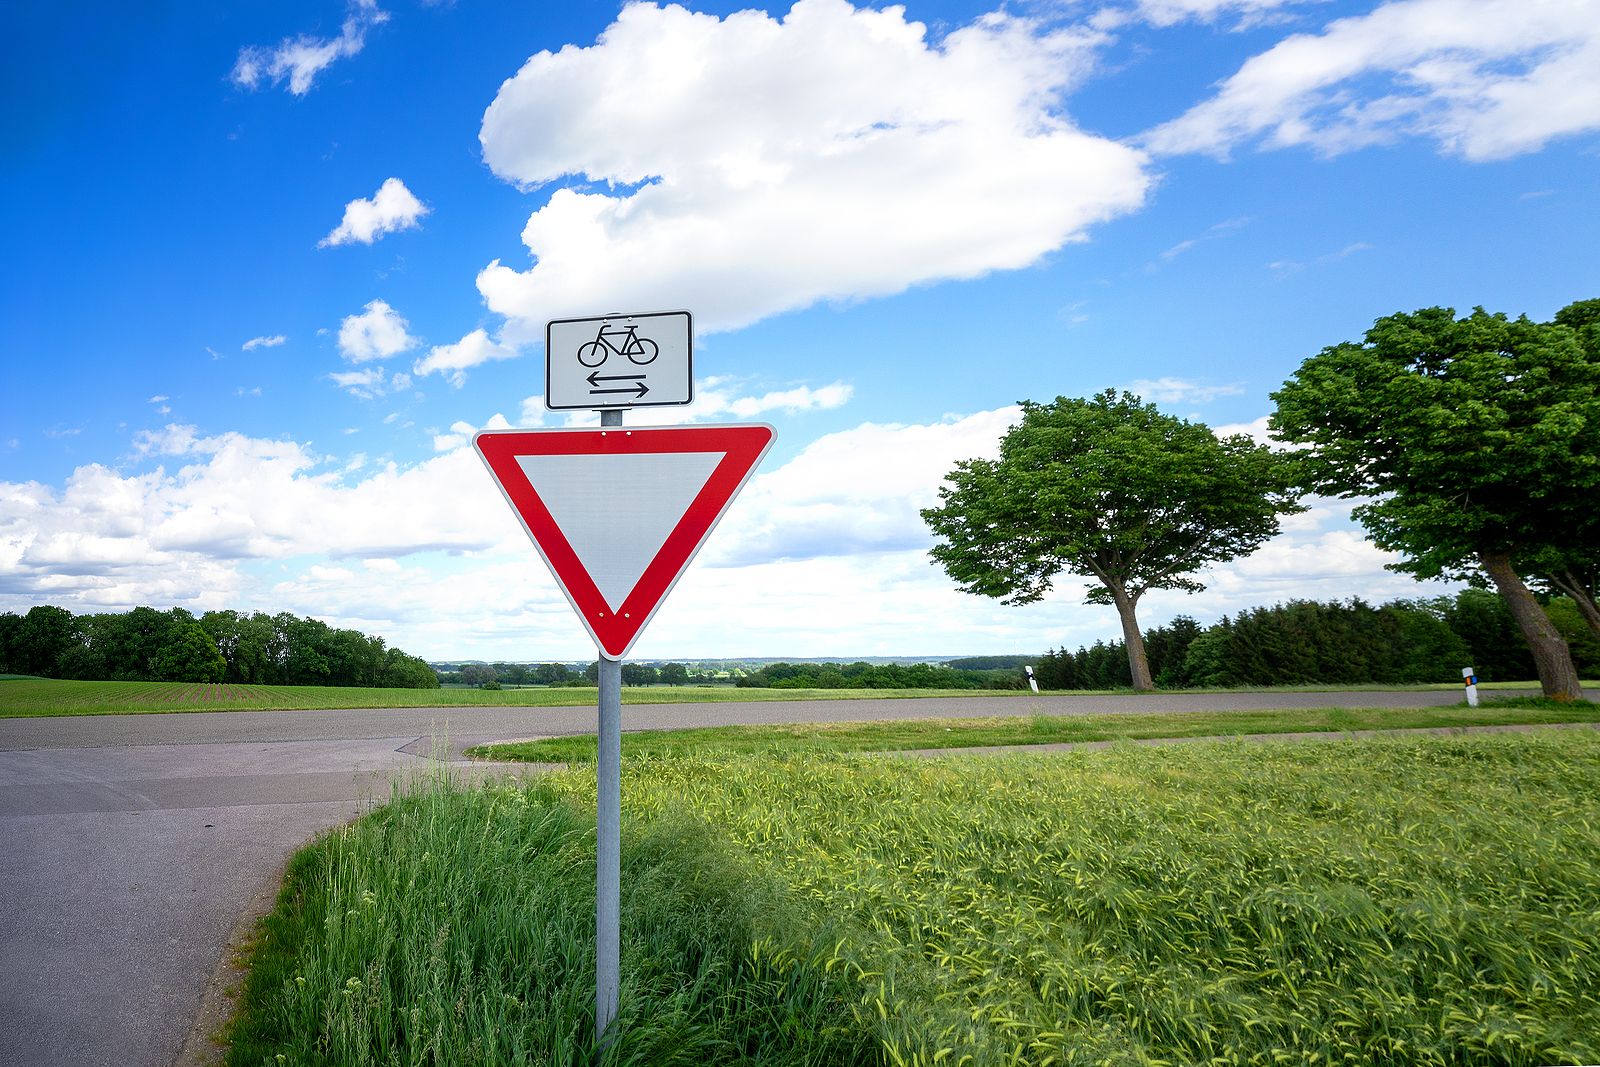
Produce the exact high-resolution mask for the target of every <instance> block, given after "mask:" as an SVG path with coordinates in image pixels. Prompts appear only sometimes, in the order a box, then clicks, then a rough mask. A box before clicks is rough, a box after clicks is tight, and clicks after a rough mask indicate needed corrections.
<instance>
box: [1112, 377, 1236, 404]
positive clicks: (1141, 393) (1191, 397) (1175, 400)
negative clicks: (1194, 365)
mask: <svg viewBox="0 0 1600 1067" xmlns="http://www.w3.org/2000/svg"><path fill="white" fill-rule="evenodd" d="M1123 388H1124V389H1126V390H1127V391H1128V392H1130V393H1133V394H1134V395H1136V396H1138V397H1139V398H1141V399H1143V400H1148V401H1151V402H1153V403H1157V404H1209V403H1211V402H1212V401H1213V400H1215V399H1216V398H1217V397H1219V396H1238V395H1239V394H1240V393H1243V392H1244V387H1243V386H1240V385H1203V384H1201V383H1200V382H1197V381H1193V380H1191V379H1188V378H1173V377H1166V378H1139V379H1136V380H1135V381H1131V382H1129V383H1128V384H1127V385H1125V386H1123Z"/></svg>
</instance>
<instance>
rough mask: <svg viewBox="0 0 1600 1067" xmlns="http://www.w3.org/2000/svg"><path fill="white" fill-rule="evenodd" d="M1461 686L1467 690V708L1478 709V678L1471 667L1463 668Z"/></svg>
mask: <svg viewBox="0 0 1600 1067" xmlns="http://www.w3.org/2000/svg"><path fill="white" fill-rule="evenodd" d="M1461 684H1462V685H1463V686H1465V687H1466V690H1467V706H1468V707H1471V708H1475V707H1477V706H1478V676H1477V675H1476V674H1473V673H1472V668H1471V667H1462V668H1461Z"/></svg>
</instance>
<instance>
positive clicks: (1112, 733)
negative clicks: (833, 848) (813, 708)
mask: <svg viewBox="0 0 1600 1067" xmlns="http://www.w3.org/2000/svg"><path fill="white" fill-rule="evenodd" d="M1558 723H1559V724H1576V723H1600V704H1595V703H1591V702H1575V703H1560V702H1558V701H1554V700H1546V699H1544V698H1541V697H1513V698H1509V699H1507V698H1501V699H1498V700H1489V701H1485V702H1484V703H1483V704H1482V705H1480V706H1478V707H1476V708H1469V707H1467V706H1466V705H1465V704H1457V705H1449V706H1446V707H1434V708H1293V709H1277V710H1271V709H1269V710H1260V711H1183V712H1173V711H1120V712H1115V713H1112V714H1100V715H1030V716H1026V717H1024V716H1009V717H1007V716H998V715H989V716H982V717H977V718H931V719H892V720H882V721H878V722H805V723H790V724H777V725H766V726H708V727H700V728H694V729H681V730H629V731H627V732H626V733H624V734H623V735H622V752H623V755H624V756H634V757H640V756H654V757H681V756H697V755H704V754H710V753H715V754H718V755H734V754H771V753H784V754H791V755H793V754H799V753H803V752H812V753H822V752H916V751H930V750H944V749H962V748H984V747H992V746H998V745H1055V744H1084V743H1093V742H1100V741H1148V740H1152V739H1163V740H1165V739H1175V738H1196V737H1200V738H1204V737H1237V736H1241V735H1257V736H1260V735H1272V734H1289V733H1302V732H1310V733H1350V732H1354V731H1372V730H1450V729H1457V728H1462V727H1474V726H1549V725H1554V724H1558ZM467 754H468V755H469V756H473V757H477V758H481V759H490V760H521V761H525V762H529V763H568V762H593V761H594V758H595V737H594V735H593V734H569V735H564V736H559V737H544V738H539V739H537V740H532V741H512V742H505V743H501V744H489V745H480V746H477V747H475V748H472V749H469V750H468V752H467Z"/></svg>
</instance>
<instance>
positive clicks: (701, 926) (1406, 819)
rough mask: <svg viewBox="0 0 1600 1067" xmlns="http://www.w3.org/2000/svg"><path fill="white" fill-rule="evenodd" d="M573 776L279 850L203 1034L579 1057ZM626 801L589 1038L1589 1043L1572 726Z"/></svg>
mask: <svg viewBox="0 0 1600 1067" xmlns="http://www.w3.org/2000/svg"><path fill="white" fill-rule="evenodd" d="M593 795H594V778H593V773H592V770H590V769H586V768H577V769H574V770H572V771H569V772H565V773H562V774H558V775H554V776H551V777H550V778H548V779H546V780H545V781H544V782H542V783H541V784H539V785H537V786H534V787H532V788H528V789H508V788H505V787H499V788H494V789H490V790H486V791H483V792H458V791H454V790H449V789H443V790H438V791H436V792H435V793H433V794H430V795H429V796H425V797H416V798H410V799H407V800H404V801H400V802H398V803H396V804H394V805H392V806H391V807H390V808H388V809H385V810H384V811H382V812H379V813H376V814H375V815H373V816H371V817H369V818H368V819H367V820H366V821H364V822H363V823H361V824H359V825H358V826H357V827H355V828H353V829H349V830H345V831H342V832H340V833H337V834H335V835H333V836H331V837H329V838H327V839H325V840H324V841H322V842H321V843H320V844H318V845H317V846H316V847H315V848H314V849H312V850H311V851H310V852H308V853H306V854H304V855H303V856H302V857H301V858H300V859H298V860H297V861H296V864H295V867H294V869H293V870H292V872H291V878H290V883H289V886H288V888H287V889H286V891H285V897H284V900H283V901H282V902H281V903H280V912H279V917H278V918H276V919H274V920H273V921H274V924H275V925H274V926H272V927H271V928H270V930H269V936H268V939H267V942H266V947H265V948H264V950H263V956H262V962H261V963H259V964H258V965H257V968H256V972H255V974H254V975H253V976H252V980H251V994H250V997H251V1007H250V1009H249V1012H248V1013H247V1016H246V1020H247V1021H246V1023H245V1024H242V1029H241V1035H242V1037H248V1040H243V1039H241V1041H240V1042H239V1043H238V1044H237V1045H236V1046H235V1049H234V1059H233V1061H232V1062H234V1063H252V1064H253V1063H261V1062H267V1063H271V1062H274V1060H273V1059H272V1058H271V1057H272V1056H275V1055H277V1054H279V1053H282V1054H283V1055H284V1056H285V1061H284V1062H290V1063H309V1062H317V1063H323V1062H326V1063H335V1064H343V1063H391V1062H392V1063H402V1064H411V1063H440V1064H443V1063H521V1062H557V1063H562V1062H576V1061H577V1060H578V1059H580V1058H582V1057H583V1056H584V1055H586V1050H587V1049H588V1047H589V1045H590V1043H591V1041H592V1034H591V1033H590V1032H589V1031H588V1029H586V1027H587V1026H588V1022H587V1020H588V1019H589V1018H590V1012H591V1006H590V1000H589V998H590V997H591V996H592V981H593V970H592V966H593V963H592V959H591V958H590V956H589V953H590V951H591V946H592V934H591V932H590V931H591V924H592V921H593V911H592V908H593V897H592V892H593V890H592V883H593V866H592V864H593V845H592V842H593V822H592V820H593V814H592V813H593V806H592V805H593ZM623 798H624V805H625V812H626V818H625V823H624V873H623V885H624V890H625V897H624V901H623V917H624V918H623V922H624V946H625V947H624V960H623V971H624V988H623V1015H622V1029H621V1031H620V1034H621V1037H620V1038H619V1041H618V1043H617V1045H616V1046H614V1047H613V1049H612V1050H611V1051H610V1052H609V1053H608V1054H607V1055H608V1056H610V1057H611V1059H610V1060H608V1061H607V1062H633V1063H673V1062H687V1061H689V1060H704V1061H707V1062H730V1063H731V1062H745V1061H746V1060H747V1059H748V1060H749V1061H750V1062H764V1063H771V1064H782V1063H852V1062H882V1063H888V1064H932V1063H947V1064H971V1065H990V1064H1019V1065H1020V1064H1027V1065H1037V1067H1051V1065H1056V1064H1102V1063H1108V1064H1150V1065H1153V1064H1196V1063H1213V1064H1271V1063H1294V1064H1301V1063H1327V1064H1332V1063H1393V1064H1441V1065H1442V1064H1479V1063H1481V1064H1491V1063H1492V1064H1538V1063H1573V1062H1596V1061H1597V1060H1600V738H1597V737H1593V736H1591V735H1589V734H1588V733H1587V732H1584V733H1580V734H1574V733H1564V734H1559V735H1557V734H1543V735H1531V734H1530V735H1519V736H1496V737H1472V738H1450V739H1439V738H1428V739H1416V740H1403V741H1388V740H1385V741H1372V742H1359V743H1325V744H1307V745H1245V744H1238V743H1232V744H1210V743H1203V744H1195V745H1189V746H1181V747H1173V748H1155V749H1152V748H1142V747H1134V746H1123V747H1120V748H1116V749H1113V750H1110V751H1107V752H1095V753H1070V754H1064V755H1054V756H1020V757H1007V758H1001V759H992V758H973V757H965V758H950V759H941V760H915V759H908V758H904V757H892V756H880V757H869V756H852V755H837V756H816V755H806V754H789V755H777V756H772V757H767V758H754V757H737V756H724V757H711V758H698V759H696V758H671V759H664V758H645V759H633V760H629V761H627V763H626V764H625V768H624V784H623ZM299 979H304V983H303V984H302V983H301V982H300V981H299ZM677 1050H686V1051H682V1052H680V1051H677Z"/></svg>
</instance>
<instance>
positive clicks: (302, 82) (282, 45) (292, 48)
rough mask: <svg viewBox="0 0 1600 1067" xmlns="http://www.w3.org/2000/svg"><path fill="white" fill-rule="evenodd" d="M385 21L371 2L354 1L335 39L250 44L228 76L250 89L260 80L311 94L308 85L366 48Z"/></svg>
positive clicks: (385, 15) (297, 93)
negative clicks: (372, 31)
mask: <svg viewBox="0 0 1600 1067" xmlns="http://www.w3.org/2000/svg"><path fill="white" fill-rule="evenodd" d="M388 21H389V15H388V12H385V11H380V10H378V6H377V3H376V2H375V0H354V2H353V3H351V5H350V11H349V14H348V15H346V16H345V20H344V23H343V24H342V25H341V26H340V27H339V36H337V37H326V38H324V37H312V36H310V35H308V34H301V35H300V36H298V37H285V38H284V39H283V40H282V41H279V42H278V44H277V45H276V46H274V47H271V48H266V47H263V46H261V45H250V46H248V47H246V48H241V49H240V50H239V58H238V59H237V60H235V61H234V64H233V71H232V72H231V74H230V77H231V78H232V79H233V83H234V84H235V85H238V86H240V87H241V88H244V89H254V88H256V87H257V86H259V85H260V84H261V83H262V81H269V82H271V83H272V84H273V85H278V84H281V83H282V82H284V81H286V80H287V81H288V83H289V91H290V92H291V93H293V94H294V95H295V96H304V95H305V94H306V93H308V92H310V91H311V83H312V82H313V81H315V80H316V77H317V75H318V74H321V73H322V72H323V71H324V70H326V69H328V67H329V66H331V65H332V64H333V62H334V61H335V60H338V59H345V58H348V57H349V56H353V55H356V54H357V53H359V52H360V51H361V49H362V48H364V47H366V43H367V31H368V30H370V29H372V28H373V27H374V26H381V25H383V24H384V23H385V22H388Z"/></svg>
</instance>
